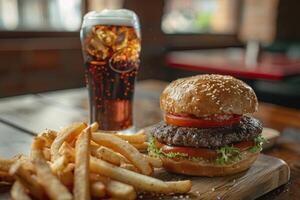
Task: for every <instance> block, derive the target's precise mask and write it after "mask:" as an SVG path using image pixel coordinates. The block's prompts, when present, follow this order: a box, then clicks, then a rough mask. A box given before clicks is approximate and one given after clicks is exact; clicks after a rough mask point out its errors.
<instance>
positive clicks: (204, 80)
mask: <svg viewBox="0 0 300 200" xmlns="http://www.w3.org/2000/svg"><path fill="white" fill-rule="evenodd" d="M160 107H161V109H162V111H163V112H164V121H162V122H160V123H158V124H155V125H154V126H153V127H152V128H151V130H150V133H151V139H150V145H149V153H150V155H152V156H158V157H160V158H161V159H162V161H163V166H164V168H165V169H166V170H168V171H170V172H174V173H179V174H187V175H196V176H209V177H213V176H225V175H230V174H235V173H238V172H241V171H244V170H246V169H248V168H249V167H250V166H251V165H252V164H253V163H254V161H255V160H256V158H257V157H258V155H259V153H260V151H261V150H262V144H263V142H264V138H263V137H262V135H261V132H262V124H261V122H260V121H259V120H257V119H255V118H254V117H252V116H251V114H252V113H254V112H256V111H257V108H258V101H257V97H256V95H255V93H254V91H253V89H252V88H251V87H250V86H249V85H247V84H246V83H244V82H243V81H241V80H238V79H236V78H233V77H231V76H222V75H198V76H192V77H187V78H182V79H178V80H175V81H173V82H171V83H170V84H169V85H168V86H167V87H166V88H165V90H164V91H163V93H162V94H161V97H160Z"/></svg>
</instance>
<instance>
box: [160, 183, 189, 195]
mask: <svg viewBox="0 0 300 200" xmlns="http://www.w3.org/2000/svg"><path fill="white" fill-rule="evenodd" d="M165 183H166V184H167V185H168V186H169V188H171V190H172V191H173V193H177V194H183V193H187V192H189V191H190V190H191V188H192V182H191V181H190V180H184V181H168V182H165Z"/></svg>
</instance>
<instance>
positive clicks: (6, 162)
mask: <svg viewBox="0 0 300 200" xmlns="http://www.w3.org/2000/svg"><path fill="white" fill-rule="evenodd" d="M22 156H23V155H17V156H15V157H13V158H12V159H3V158H0V171H4V172H8V171H9V169H10V167H11V166H12V165H13V164H14V163H15V162H16V161H18V160H19V159H20V158H21V157H22Z"/></svg>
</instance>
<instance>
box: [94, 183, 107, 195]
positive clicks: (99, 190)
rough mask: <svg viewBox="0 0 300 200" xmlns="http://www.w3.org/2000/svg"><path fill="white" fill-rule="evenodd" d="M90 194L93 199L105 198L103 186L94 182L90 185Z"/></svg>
mask: <svg viewBox="0 0 300 200" xmlns="http://www.w3.org/2000/svg"><path fill="white" fill-rule="evenodd" d="M91 194H92V196H93V197H100V198H101V197H104V196H105V185H104V184H103V183H102V182H100V181H96V182H93V183H92V184H91Z"/></svg>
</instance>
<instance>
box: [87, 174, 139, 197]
mask: <svg viewBox="0 0 300 200" xmlns="http://www.w3.org/2000/svg"><path fill="white" fill-rule="evenodd" d="M91 180H92V181H101V182H102V183H104V185H105V187H106V188H105V189H106V192H107V194H108V195H109V196H111V197H112V198H116V199H128V200H130V199H135V198H136V192H135V190H134V188H133V187H132V186H131V185H127V184H125V183H121V182H119V181H115V180H112V179H110V178H108V177H104V176H101V175H99V174H91Z"/></svg>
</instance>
